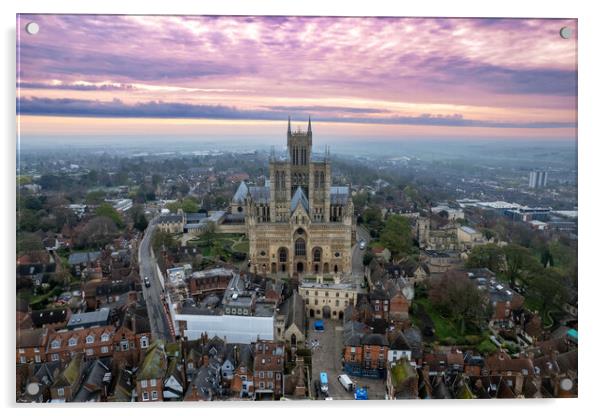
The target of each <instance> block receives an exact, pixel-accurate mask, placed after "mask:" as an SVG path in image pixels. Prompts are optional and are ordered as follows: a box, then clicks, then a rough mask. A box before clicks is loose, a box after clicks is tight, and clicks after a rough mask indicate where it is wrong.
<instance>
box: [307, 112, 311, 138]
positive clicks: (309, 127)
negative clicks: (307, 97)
mask: <svg viewBox="0 0 602 416" xmlns="http://www.w3.org/2000/svg"><path fill="white" fill-rule="evenodd" d="M307 134H311V116H309V123H307Z"/></svg>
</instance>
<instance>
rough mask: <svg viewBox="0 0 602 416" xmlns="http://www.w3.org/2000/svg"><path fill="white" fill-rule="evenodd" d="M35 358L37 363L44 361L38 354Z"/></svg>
mask: <svg viewBox="0 0 602 416" xmlns="http://www.w3.org/2000/svg"><path fill="white" fill-rule="evenodd" d="M35 360H36V363H41V362H42V359H41V358H40V356H39V355H36V357H35Z"/></svg>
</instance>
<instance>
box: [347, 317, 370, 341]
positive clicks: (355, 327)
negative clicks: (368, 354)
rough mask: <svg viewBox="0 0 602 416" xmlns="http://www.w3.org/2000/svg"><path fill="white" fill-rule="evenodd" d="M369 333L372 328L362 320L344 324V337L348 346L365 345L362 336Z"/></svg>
mask: <svg viewBox="0 0 602 416" xmlns="http://www.w3.org/2000/svg"><path fill="white" fill-rule="evenodd" d="M369 333H370V328H369V327H368V325H366V324H364V323H362V322H358V321H349V322H347V323H345V325H344V326H343V339H344V343H345V345H346V346H350V347H359V346H361V345H363V344H362V338H363V337H364V335H366V334H369Z"/></svg>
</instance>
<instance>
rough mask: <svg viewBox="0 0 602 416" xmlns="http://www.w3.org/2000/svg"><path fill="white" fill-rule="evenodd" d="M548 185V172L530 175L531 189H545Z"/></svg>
mask: <svg viewBox="0 0 602 416" xmlns="http://www.w3.org/2000/svg"><path fill="white" fill-rule="evenodd" d="M547 183H548V172H546V171H541V170H535V171H532V172H531V173H529V188H545V187H546V185H547Z"/></svg>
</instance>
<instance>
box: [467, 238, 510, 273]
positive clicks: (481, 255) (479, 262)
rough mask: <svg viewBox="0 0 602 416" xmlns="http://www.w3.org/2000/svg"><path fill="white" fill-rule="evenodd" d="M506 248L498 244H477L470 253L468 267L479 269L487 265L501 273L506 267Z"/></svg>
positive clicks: (493, 270)
mask: <svg viewBox="0 0 602 416" xmlns="http://www.w3.org/2000/svg"><path fill="white" fill-rule="evenodd" d="M504 259H505V256H504V250H503V249H502V248H501V247H499V246H498V245H497V244H484V245H482V246H476V247H475V248H473V249H472V250H471V252H470V254H469V255H468V259H467V260H466V267H468V268H469V269H478V268H482V267H486V268H488V269H489V270H491V271H492V272H494V273H499V272H501V271H502V269H503V268H504Z"/></svg>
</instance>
